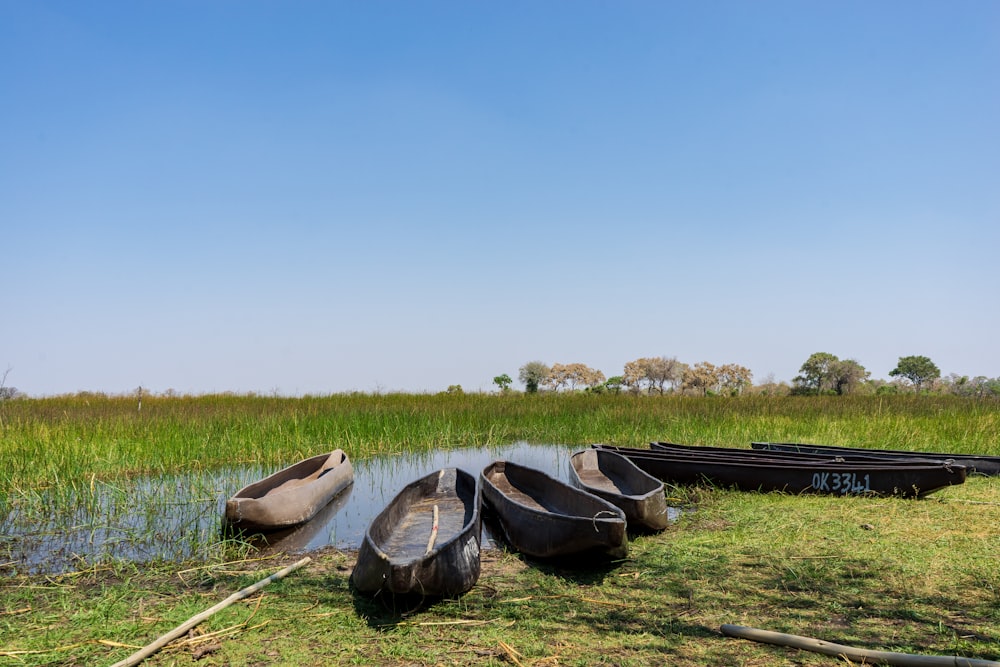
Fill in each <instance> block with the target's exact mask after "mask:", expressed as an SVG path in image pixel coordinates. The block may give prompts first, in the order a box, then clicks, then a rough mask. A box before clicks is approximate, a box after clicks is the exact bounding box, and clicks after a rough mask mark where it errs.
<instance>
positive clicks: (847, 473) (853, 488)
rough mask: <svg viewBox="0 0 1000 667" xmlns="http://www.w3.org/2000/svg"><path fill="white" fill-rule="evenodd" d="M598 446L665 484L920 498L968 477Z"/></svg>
mask: <svg viewBox="0 0 1000 667" xmlns="http://www.w3.org/2000/svg"><path fill="white" fill-rule="evenodd" d="M596 447H598V448H601V449H610V450H612V451H615V452H618V453H619V454H622V455H623V456H626V457H628V458H629V460H631V461H632V462H633V463H635V464H636V465H637V466H639V467H640V468H642V469H643V470H645V471H646V472H648V473H649V474H650V475H653V476H654V477H656V478H657V479H661V480H663V481H664V482H668V483H672V484H701V483H708V484H712V485H716V486H724V487H733V488H737V489H741V490H744V491H782V492H785V493H820V494H828V495H839V496H844V495H878V496H903V497H920V496H925V495H927V494H929V493H932V492H934V491H937V490H938V489H942V488H944V487H946V486H952V485H955V484H962V483H963V482H965V477H966V470H965V468H964V467H963V466H960V465H949V464H943V463H925V462H922V461H902V460H901V461H898V462H895V463H885V462H881V463H875V462H873V463H857V462H846V461H836V460H833V459H828V460H817V461H807V460H791V461H789V460H783V459H766V460H760V459H758V460H754V459H752V458H747V457H743V456H735V455H731V456H726V455H722V454H715V455H698V454H697V453H682V452H670V451H656V450H652V449H640V448H630V447H612V446H610V445H596Z"/></svg>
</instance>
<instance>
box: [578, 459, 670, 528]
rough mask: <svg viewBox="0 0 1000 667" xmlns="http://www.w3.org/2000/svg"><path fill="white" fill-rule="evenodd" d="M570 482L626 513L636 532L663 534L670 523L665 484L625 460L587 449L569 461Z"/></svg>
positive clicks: (626, 517) (630, 526)
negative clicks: (659, 531) (658, 532)
mask: <svg viewBox="0 0 1000 667" xmlns="http://www.w3.org/2000/svg"><path fill="white" fill-rule="evenodd" d="M569 478H570V479H569V481H570V484H573V485H574V486H577V487H579V488H581V489H583V490H584V491H587V492H588V493H592V494H594V495H595V496H598V497H600V498H603V499H604V500H607V501H608V502H610V503H611V504H613V505H615V506H616V507H619V508H621V510H622V511H623V512H625V519H626V520H627V521H628V527H629V528H630V529H633V530H645V531H656V530H663V529H664V528H666V527H667V524H668V523H669V520H668V516H667V497H666V496H665V495H664V493H663V482H662V481H660V480H658V479H656V478H655V477H653V476H652V475H650V474H649V473H647V472H646V471H644V470H643V469H642V468H640V467H639V466H637V465H636V464H634V463H632V462H631V461H629V460H628V459H627V458H626V457H624V456H622V455H621V454H617V453H615V452H609V451H604V450H600V449H594V448H590V449H585V450H583V451H580V452H577V453H575V454H573V456H571V457H570V460H569Z"/></svg>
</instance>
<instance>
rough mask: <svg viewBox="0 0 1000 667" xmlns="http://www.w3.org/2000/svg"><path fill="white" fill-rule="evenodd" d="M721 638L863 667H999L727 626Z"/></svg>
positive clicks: (992, 662)
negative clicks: (876, 665) (844, 660)
mask: <svg viewBox="0 0 1000 667" xmlns="http://www.w3.org/2000/svg"><path fill="white" fill-rule="evenodd" d="M722 634H724V635H726V636H729V637H739V638H742V639H751V640H753V641H755V642H763V643H765V644H776V645H778V646H790V647H792V648H798V649H802V650H804V651H812V652H813V653H822V654H824V655H835V656H841V657H843V658H847V660H849V661H858V662H862V661H863V662H865V663H879V664H883V665H898V666H900V667H1000V662H997V661H995V660H979V659H978V658H960V657H957V656H950V655H914V654H912V653H893V652H890V651H872V650H869V649H863V648H855V647H853V646H844V645H843V644H831V643H830V642H825V641H823V640H822V639H812V638H811V637H800V636H799V635H786V634H783V633H781V632H771V631H770V630H758V629H757V628H747V627H743V626H742V625H730V624H728V623H727V624H725V625H723V626H722Z"/></svg>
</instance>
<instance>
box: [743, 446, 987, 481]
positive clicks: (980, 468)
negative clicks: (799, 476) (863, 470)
mask: <svg viewBox="0 0 1000 667" xmlns="http://www.w3.org/2000/svg"><path fill="white" fill-rule="evenodd" d="M750 446H751V447H752V448H753V449H755V450H759V451H767V452H792V453H797V454H816V455H822V456H871V457H877V458H880V459H883V460H898V459H908V458H921V459H934V460H938V461H953V462H954V463H956V464H957V465H961V466H965V468H966V469H968V471H969V472H975V473H979V474H980V475H988V476H991V477H996V476H998V475H1000V456H987V455H980V454H948V453H945V452H910V451H907V450H904V449H865V448H861V447H839V446H836V445H809V444H799V443H791V442H753V443H750Z"/></svg>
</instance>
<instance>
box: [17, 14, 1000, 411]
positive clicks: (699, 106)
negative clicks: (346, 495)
mask: <svg viewBox="0 0 1000 667" xmlns="http://www.w3.org/2000/svg"><path fill="white" fill-rule="evenodd" d="M998 81H1000V3H997V2H995V1H993V0H958V1H957V2H940V1H936V2H921V1H919V0H905V1H903V0H899V1H896V0H880V1H877V2H872V1H870V0H864V1H852V0H846V1H838V2H832V1H829V2H827V1H817V2H811V1H809V2H803V1H796V2H780V1H772V0H761V1H760V2H746V1H742V0H741V1H739V2H729V1H726V0H709V1H707V2H671V1H662V2H633V1H628V0H625V1H622V2H608V1H601V2H595V1H590V0H579V1H574V2H570V1H554V0H553V1H545V0H542V1H534V2H517V1H514V2H509V1H507V2H464V1H463V2H458V1H455V2H422V1H418V0H417V1H414V2H388V1H377V0H376V1H372V2H360V1H358V2H336V1H328V2H299V1H294V0H293V1H281V2H279V1H277V0H275V1H261V0H240V1H221V0H220V1H209V2H205V1H203V0H198V1H187V0H171V1H166V0H164V1H162V2H131V1H128V2H126V1H121V2H100V1H97V2H86V3H81V2H76V1H75V0H72V1H66V2H48V1H44V0H39V1H37V2H21V1H20V0H0V91H2V102H0V230H2V236H0V238H2V248H3V250H2V251H0V261H2V266H3V268H4V273H5V275H6V281H5V285H6V286H5V288H4V289H3V290H2V291H0V318H2V321H3V326H2V327H0V372H2V371H3V370H6V369H9V373H8V377H7V385H8V386H14V387H16V388H18V389H19V390H21V391H23V392H26V393H29V394H31V395H49V394H58V393H64V392H75V391H81V390H90V391H106V392H111V393H118V392H125V391H130V390H132V389H134V388H135V387H137V386H139V385H142V386H144V387H147V388H149V389H150V390H152V391H165V390H167V389H174V390H176V391H179V392H190V393H206V392H216V391H235V392H246V391H257V392H266V393H271V392H277V393H281V394H287V395H301V394H306V393H329V392H341V391H355V390H356V391H429V392H435V391H442V390H444V389H445V388H447V387H448V386H449V385H452V384H461V385H462V386H463V387H464V388H465V389H466V390H467V391H475V390H480V389H482V390H491V389H493V388H494V387H493V384H492V378H493V377H494V376H496V375H499V374H501V373H507V374H509V375H510V376H512V377H514V378H516V377H517V371H518V369H519V368H520V367H521V366H522V365H524V364H525V363H526V362H528V361H533V360H540V361H544V362H546V363H549V364H552V363H575V362H580V363H585V364H587V365H588V366H591V367H593V368H597V369H599V370H601V371H603V372H604V373H605V375H607V376H611V375H617V374H620V373H621V372H622V368H623V367H624V364H625V363H626V362H628V361H631V360H633V359H637V358H639V357H648V356H660V355H663V356H674V357H677V358H678V359H679V360H681V361H684V362H687V363H691V364H694V363H697V362H699V361H709V362H711V363H714V364H724V363H738V364H742V365H744V366H747V367H748V368H750V369H751V370H752V371H753V373H754V378H755V381H758V382H759V381H763V380H764V379H765V378H767V377H768V376H771V375H773V378H774V379H775V380H778V381H781V380H784V381H790V380H791V379H792V378H793V377H794V376H795V375H796V374H797V372H798V369H799V367H800V366H801V365H802V363H803V362H804V361H805V360H806V359H807V358H808V357H809V355H810V354H812V353H814V352H829V353H831V354H835V355H837V356H839V357H841V358H845V359H846V358H851V359H856V360H857V361H859V362H860V363H861V364H862V365H864V366H865V367H866V368H867V369H868V370H869V371H871V372H872V375H873V377H877V378H886V377H888V372H889V371H890V370H892V369H893V368H894V367H895V365H896V362H897V361H898V359H899V357H901V356H908V355H926V356H929V357H930V358H931V359H932V360H933V361H934V362H935V363H937V365H938V366H939V367H940V368H941V370H942V372H943V373H944V374H946V375H947V374H949V373H953V372H954V373H959V374H962V375H986V376H989V377H997V376H1000V346H998V345H997V343H996V336H997V331H1000V308H998V297H997V295H998V294H1000V271H998V270H997V264H996V262H997V259H998V250H1000V231H998V230H1000V121H998V119H1000V86H998V85H997V84H998Z"/></svg>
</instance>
